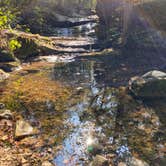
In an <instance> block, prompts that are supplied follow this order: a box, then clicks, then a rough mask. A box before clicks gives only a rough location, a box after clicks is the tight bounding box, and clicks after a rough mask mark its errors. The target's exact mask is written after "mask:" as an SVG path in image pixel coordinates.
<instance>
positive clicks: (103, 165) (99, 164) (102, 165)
mask: <svg viewBox="0 0 166 166" xmlns="http://www.w3.org/2000/svg"><path fill="white" fill-rule="evenodd" d="M90 166H109V163H108V160H107V159H106V158H105V157H103V156H101V155H96V157H95V158H94V159H93V161H92V162H91V164H90Z"/></svg>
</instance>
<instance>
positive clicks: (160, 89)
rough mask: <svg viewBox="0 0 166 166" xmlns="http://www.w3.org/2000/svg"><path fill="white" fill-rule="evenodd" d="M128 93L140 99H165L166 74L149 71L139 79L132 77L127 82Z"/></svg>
mask: <svg viewBox="0 0 166 166" xmlns="http://www.w3.org/2000/svg"><path fill="white" fill-rule="evenodd" d="M129 89H130V91H131V92H132V93H133V94H134V95H135V96H137V97H142V98H165V97H166V73H164V72H161V71H156V70H154V71H150V72H148V73H146V74H144V75H143V76H141V77H133V78H131V80H130V82H129Z"/></svg>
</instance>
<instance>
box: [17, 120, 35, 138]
mask: <svg viewBox="0 0 166 166" xmlns="http://www.w3.org/2000/svg"><path fill="white" fill-rule="evenodd" d="M36 134H38V130H37V129H35V128H34V127H32V126H31V125H30V124H29V123H28V122H26V121H24V120H18V121H17V122H16V129H15V138H16V139H20V138H24V137H26V136H32V135H36Z"/></svg>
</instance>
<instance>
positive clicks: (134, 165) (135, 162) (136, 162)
mask: <svg viewBox="0 0 166 166" xmlns="http://www.w3.org/2000/svg"><path fill="white" fill-rule="evenodd" d="M129 165H130V166H149V164H148V163H146V162H145V161H143V160H140V159H137V158H135V157H132V158H131V160H130V161H129Z"/></svg>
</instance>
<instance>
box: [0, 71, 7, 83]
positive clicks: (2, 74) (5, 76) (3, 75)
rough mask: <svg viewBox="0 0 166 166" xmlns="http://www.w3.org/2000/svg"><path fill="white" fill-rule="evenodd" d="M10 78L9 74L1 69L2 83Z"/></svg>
mask: <svg viewBox="0 0 166 166" xmlns="http://www.w3.org/2000/svg"><path fill="white" fill-rule="evenodd" d="M8 77H9V74H8V73H5V72H4V71H3V70H1V69H0V81H3V80H5V79H6V78H8Z"/></svg>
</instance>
